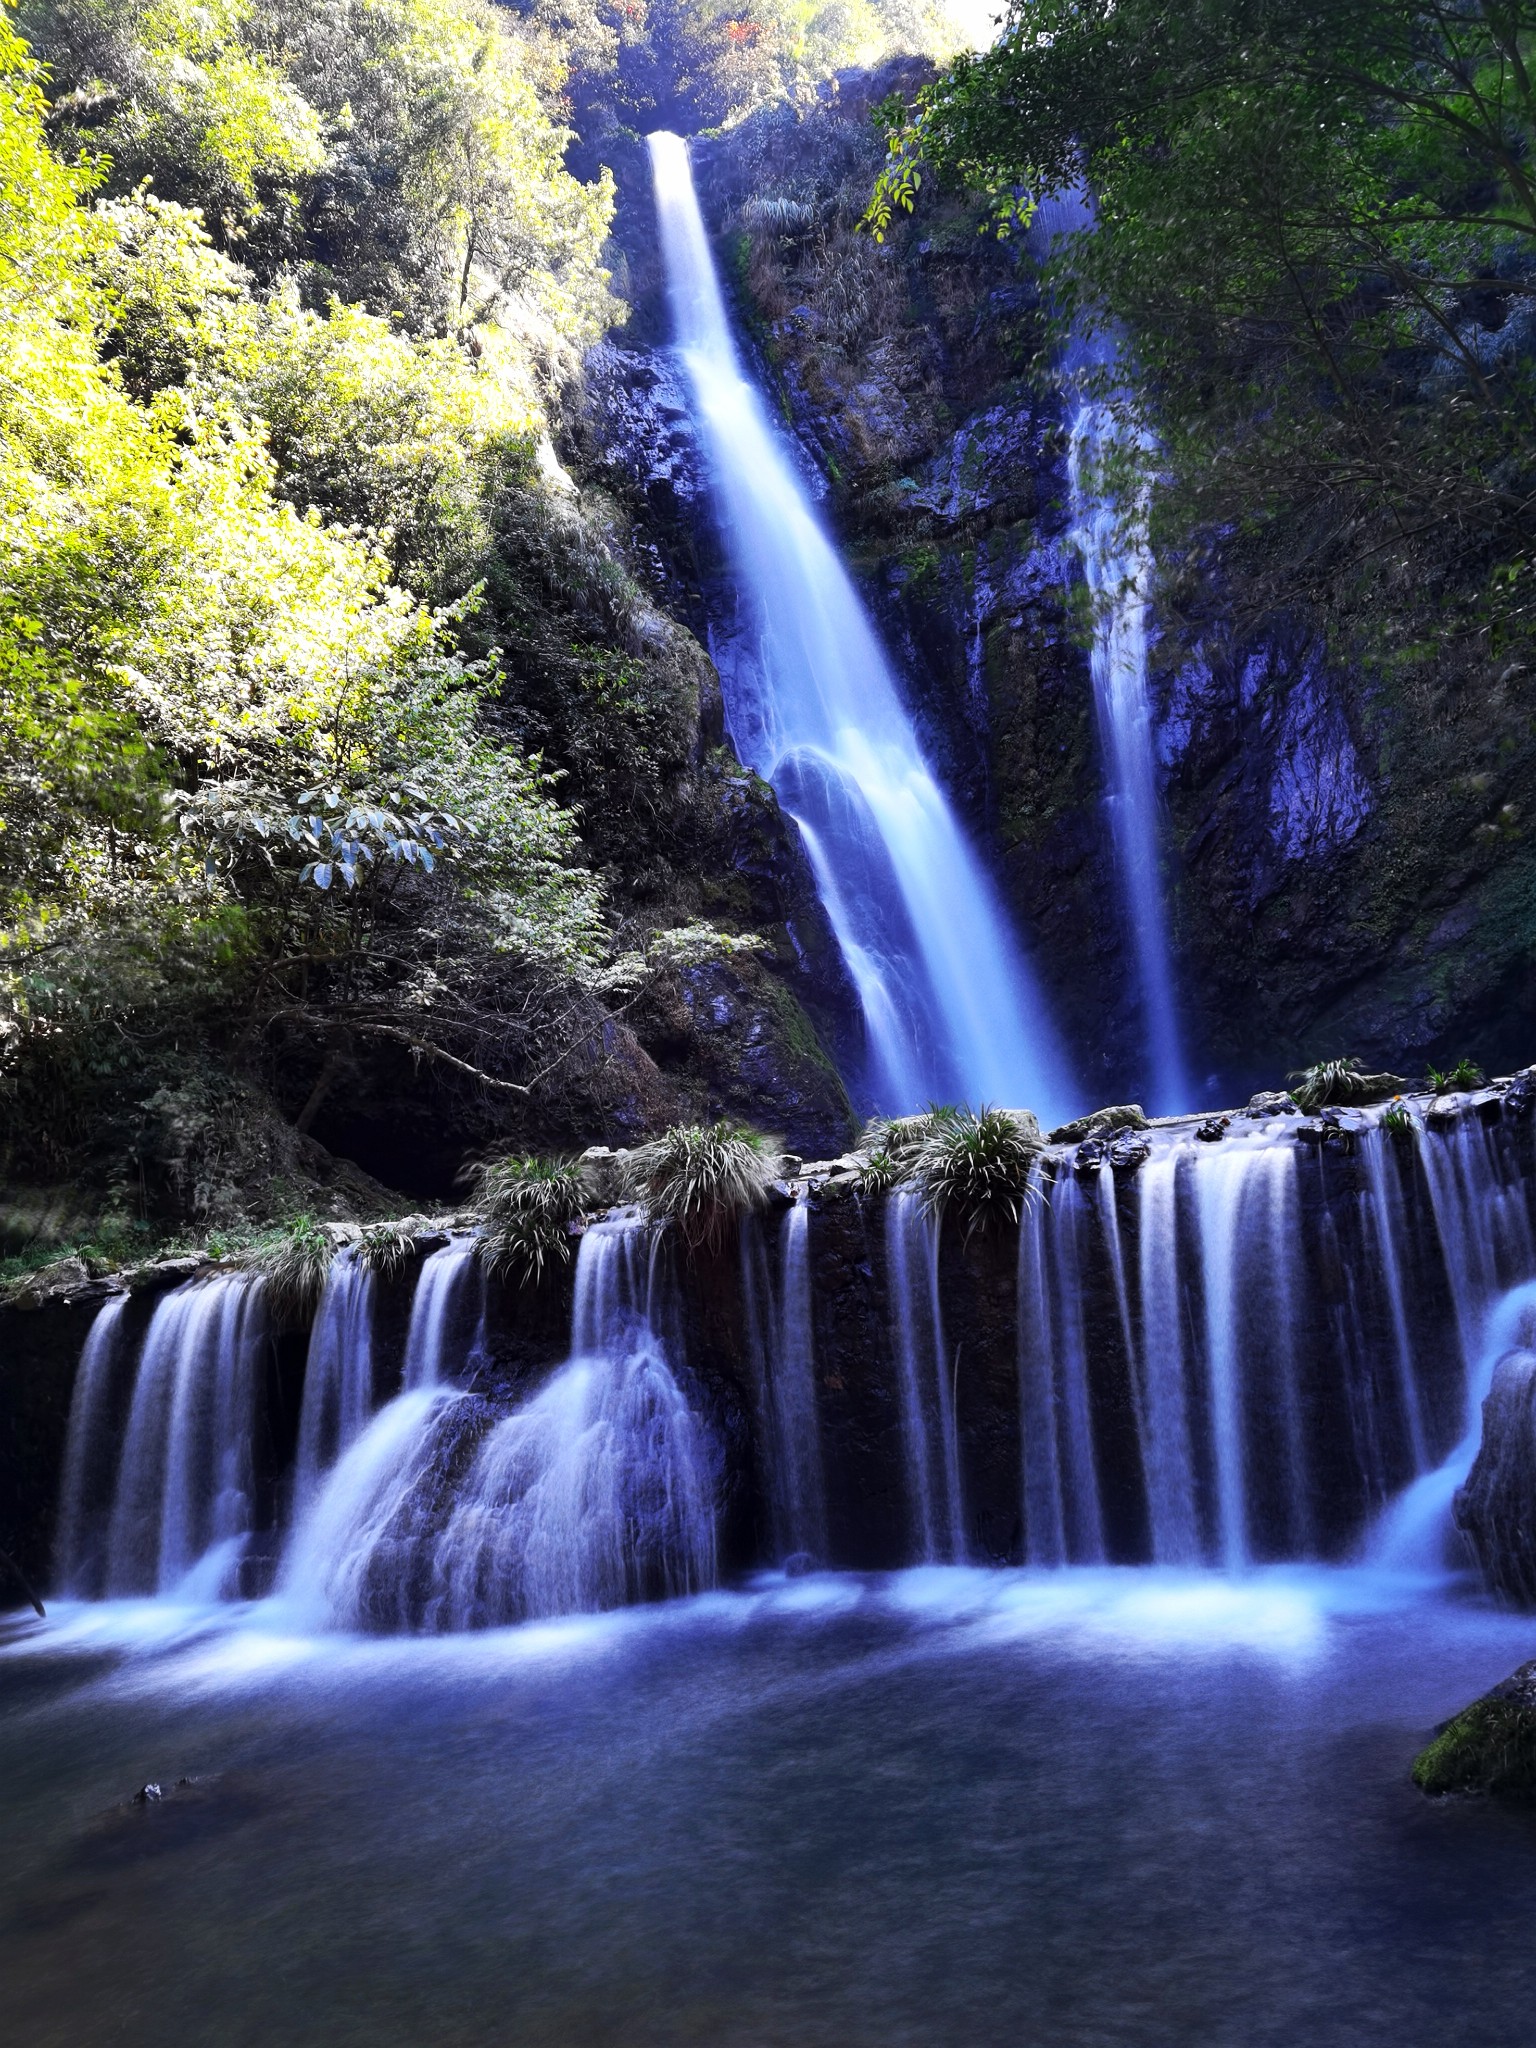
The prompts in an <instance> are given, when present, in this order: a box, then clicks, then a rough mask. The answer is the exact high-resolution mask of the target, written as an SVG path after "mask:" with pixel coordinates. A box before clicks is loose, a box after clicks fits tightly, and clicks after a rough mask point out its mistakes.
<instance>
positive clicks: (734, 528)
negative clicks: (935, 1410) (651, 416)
mask: <svg viewBox="0 0 1536 2048" xmlns="http://www.w3.org/2000/svg"><path fill="white" fill-rule="evenodd" d="M650 150H651V164H652V170H653V174H654V180H655V191H656V208H657V215H658V219H659V222H660V229H661V244H662V252H663V255H664V258H665V262H666V268H667V284H668V292H669V296H670V300H671V305H672V313H673V320H674V325H675V329H676V338H677V345H678V349H679V353H680V355H681V358H682V362H683V366H684V369H685V371H686V374H687V379H688V384H689V388H690V390H691V392H692V395H693V401H694V406H695V411H696V414H697V421H698V426H699V430H700V434H701V437H702V440H703V443H704V448H705V452H706V455H707V457H708V462H709V468H710V473H711V477H712V480H713V484H714V488H715V492H716V498H717V507H718V513H719V519H720V525H721V529H722V532H723V535H724V539H725V544H726V549H727V552H728V555H729V559H730V566H731V573H732V575H733V577H734V579H735V581H736V584H737V586H738V588H739V591H740V594H741V601H742V613H743V623H744V627H745V631H744V634H743V637H742V640H741V643H740V644H739V645H738V646H736V647H735V648H734V649H733V650H732V653H731V657H730V658H729V659H727V658H725V656H724V655H723V654H722V658H721V662H720V666H721V681H722V684H723V686H724V689H725V693H726V709H727V715H728V718H729V721H730V727H731V734H732V738H733V740H734V743H735V746H736V750H737V752H738V754H739V755H740V757H741V759H742V760H743V761H744V762H746V764H747V765H748V766H749V767H751V768H753V769H755V770H756V771H757V772H758V773H759V774H760V775H762V776H764V777H765V778H766V779H767V780H768V781H769V782H771V783H772V785H773V787H774V789H775V791H776V792H777V794H778V796H779V799H780V802H781V803H782V804H783V806H784V808H785V810H786V811H787V812H789V814H790V815H791V816H792V817H793V818H794V819H795V821H796V823H797V824H798V825H799V828H800V831H801V834H802V836H803V838H804V842H805V847H806V851H807V853H808V855H809V857H810V861H811V866H812V869H813V871H814V873H815V876H816V881H817V886H818V888H819V891H820V894H821V898H822V902H823V903H824V905H825V907H826V910H827V914H828V916H829V918H830V920H831V922H832V926H833V929H834V931H835V932H836V934H837V938H838V942H839V944H840V946H841V948H842V952H843V956H844V959H845V960H846V962H847V965H848V969H849V972H850V974H851V976H852V978H853V981H854V983H855V985H856V987H857V989H858V993H859V997H860V1001H861V1004H862V1008H863V1014H864V1023H865V1030H866V1037H867V1044H868V1049H869V1055H870V1057H869V1072H868V1075H867V1076H866V1077H865V1078H866V1093H867V1094H868V1096H869V1098H870V1099H871V1101H872V1103H873V1105H874V1106H876V1107H880V1108H885V1109H891V1110H911V1109H915V1108H918V1107H920V1106H921V1105H922V1104H923V1103H924V1102H928V1101H933V1100H939V1101H971V1102H981V1101H992V1102H1006V1103H1012V1104H1019V1105H1022V1104H1025V1103H1028V1104H1029V1105H1030V1106H1031V1107H1033V1108H1035V1109H1036V1110H1037V1111H1039V1113H1040V1114H1041V1115H1043V1116H1045V1117H1046V1118H1047V1119H1049V1120H1054V1119H1055V1118H1056V1117H1057V1116H1058V1115H1064V1114H1066V1113H1067V1112H1068V1100H1069V1097H1070V1095H1071V1092H1072V1091H1071V1084H1070V1080H1069V1076H1068V1068H1067V1062H1066V1060H1065V1058H1064V1056H1063V1053H1062V1051H1061V1048H1060V1047H1059V1045H1058V1043H1057V1040H1056V1037H1055V1034H1054V1032H1053V1030H1052V1028H1051V1025H1050V1022H1049V1019H1048V1018H1047V1015H1046V1011H1045V1006H1044V1003H1043V1000H1042V998H1041V994H1040V991H1039V989H1038V987H1037V986H1036V983H1035V980H1034V977H1033V975H1032V973H1031V971H1030V969H1029V967H1028V965H1027V963H1026V961H1025V959H1024V957H1023V955H1022V952H1021V950H1020V948H1019V945H1018V943H1017V941H1016V939H1015V938H1014V935H1013V934H1012V932H1011V931H1010V930H1009V927H1008V923H1007V920H1006V918H1005V916H1004V913H1003V910H1002V906H1001V904H1000V902H999V901H998V899H997V896H996V892H995V891H994V889H993V888H992V885H991V883H990V882H989V880H988V878H987V876H986V875H985V873H984V872H983V870H982V867H981V864H980V862H979V861H978V859H977V857H976V854H975V852H974V850H973V849H972V848H971V846H970V845H969V844H968V843H967V841H966V837H965V834H964V832H963V831H962V829H961V827H960V825H959V823H958V822H957V820H956V818H955V816H954V813H953V811H952V809H951V807H950V805H949V803H948V801H947V800H946V798H945V796H944V794H943V792H942V790H941V789H940V788H939V785H938V783H937V782H936V780H935V779H934V776H933V774H932V772H931V770H930V769H929V766H928V764H927V762H926V761H925V759H924V757H923V753H922V750H921V748H920V746H919V744H918V740H917V736H916V733H915V731H914V729H913V724H912V719H911V717H910V715H909V713H908V711H907V709H906V707H905V706H904V704H903V703H902V699H901V693H900V691H899V689H898V687H897V683H896V679H895V677H894V675H893V674H892V671H891V665H890V662H889V660H888V658H887V656H886V654H885V651H884V649H883V648H882V647H881V645H880V642H879V640H878V638H877V636H876V634H875V632H874V629H873V627H872V626H871V624H870V621H869V619H868V616H867V615H866V613H865V610H864V607H863V605H862V604H861V603H860V601H859V598H858V595H857V593H856V592H855V590H854V588H853V584H852V582H851V581H850V579H849V577H848V574H847V571H846V570H845V569H844V567H843V565H842V563H841V561H840V560H839V559H838V555H837V552H836V550H835V549H834V547H833V546H832V544H831V542H830V540H829V539H828V538H827V535H826V533H825V532H824V531H823V529H822V527H821V525H820V523H819V522H818V520H817V518H816V516H815V513H814V512H813V511H812V508H811V505H810V502H809V500H808V497H807V494H806V491H805V489H804V488H803V486H802V484H801V482H800V480H799V478H798V477H797V475H796V473H795V468H794V465H793V462H792V459H791V457H790V454H789V451H788V449H787V448H786V446H785V445H784V443H783V441H782V440H781V438H780V437H779V436H778V435H777V434H775V433H774V432H773V431H772V430H771V428H770V426H769V423H768V419H767V416H766V414H765V412H764V410H763V406H762V402H761V400H760V398H759V396H758V394H757V392H756V391H755V390H754V388H753V386H752V385H751V383H750V382H749V381H748V380H747V378H746V377H745V376H744V374H743V372H742V368H741V364H740V360H739V357H738V354H737V350H736V346H735V343H734V341H733V339H732V336H731V330H730V324H729V322H728V320H727V318H726V312H725V304H724V300H723V298H722V296H721V291H720V284H719V279H718V278H717V276H716V274H715V267H714V263H713V260H712V258H711V255H710V250H709V242H708V238H707V236H706V233H705V229H704V223H703V220H702V218H701V216H700V213H699V206H698V199H697V196H696V194H695V192H694V186H693V174H692V170H691V167H690V164H689V158H688V146H687V144H686V143H685V142H684V141H683V140H682V139H681V138H680V137H678V136H676V135H666V134H657V135H653V136H652V137H651V138H650Z"/></svg>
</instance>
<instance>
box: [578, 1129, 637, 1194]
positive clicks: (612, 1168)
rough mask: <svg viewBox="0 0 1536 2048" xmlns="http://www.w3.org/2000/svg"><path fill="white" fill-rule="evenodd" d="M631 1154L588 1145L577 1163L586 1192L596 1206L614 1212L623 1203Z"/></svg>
mask: <svg viewBox="0 0 1536 2048" xmlns="http://www.w3.org/2000/svg"><path fill="white" fill-rule="evenodd" d="M628 1162H629V1154H628V1152H624V1151H614V1149H613V1148H612V1147H611V1146H608V1145H589V1146H588V1147H587V1149H586V1151H585V1152H583V1153H582V1155H581V1157H580V1158H579V1159H578V1160H577V1161H576V1165H577V1168H578V1170H579V1172H580V1174H581V1184H582V1188H583V1190H584V1191H585V1192H586V1194H587V1195H588V1196H590V1198H591V1200H592V1203H593V1206H594V1207H595V1208H601V1209H612V1208H614V1207H615V1206H616V1205H617V1204H618V1203H620V1202H622V1201H623V1199H624V1192H625V1168H626V1167H627V1165H628Z"/></svg>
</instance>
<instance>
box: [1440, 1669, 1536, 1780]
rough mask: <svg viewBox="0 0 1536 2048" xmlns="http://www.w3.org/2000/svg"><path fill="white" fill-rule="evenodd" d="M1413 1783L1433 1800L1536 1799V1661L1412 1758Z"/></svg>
mask: <svg viewBox="0 0 1536 2048" xmlns="http://www.w3.org/2000/svg"><path fill="white" fill-rule="evenodd" d="M1413 1782H1414V1783H1415V1784H1416V1785H1417V1786H1418V1788H1419V1790H1420V1791H1421V1792H1427V1793H1429V1794H1430V1795H1431V1797H1436V1798H1438V1797H1443V1796H1444V1795H1445V1794H1447V1793H1457V1792H1460V1793H1479V1792H1481V1793H1487V1794H1489V1795H1491V1796H1492V1797H1494V1798H1496V1799H1510V1800H1519V1801H1522V1802H1524V1801H1529V1800H1531V1799H1536V1663H1532V1664H1522V1665H1521V1667H1520V1669H1519V1670H1518V1671H1516V1672H1515V1673H1514V1674H1513V1675H1512V1676H1511V1677H1509V1678H1506V1679H1504V1680H1503V1681H1502V1682H1501V1683H1500V1684H1498V1685H1496V1686H1495V1687H1494V1688H1493V1690H1492V1691H1491V1692H1487V1693H1484V1695H1483V1697H1482V1698H1481V1699H1480V1700H1474V1701H1473V1703H1472V1705H1471V1706H1470V1707H1468V1708H1467V1709H1466V1710H1465V1711H1464V1712H1463V1713H1460V1714H1458V1715H1457V1716H1456V1718H1455V1719H1454V1720H1453V1721H1447V1722H1446V1723H1445V1725H1444V1726H1443V1727H1441V1728H1438V1729H1437V1730H1436V1731H1435V1738H1434V1740H1433V1742H1431V1743H1430V1744H1429V1745H1428V1746H1427V1748H1425V1749H1423V1750H1422V1751H1421V1752H1420V1753H1419V1755H1418V1756H1417V1757H1416V1758H1415V1759H1414V1765H1413Z"/></svg>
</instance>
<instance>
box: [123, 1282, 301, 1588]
mask: <svg viewBox="0 0 1536 2048" xmlns="http://www.w3.org/2000/svg"><path fill="white" fill-rule="evenodd" d="M266 1334H267V1332H266V1315H265V1309H264V1305H263V1301H262V1283H261V1281H260V1280H259V1279H258V1278H255V1277H253V1276H252V1275H251V1274H249V1273H222V1274H217V1275H215V1276H213V1277H212V1278H209V1279H205V1280H192V1281H189V1282H188V1283H187V1284H186V1285H185V1286H184V1287H179V1288H177V1289H176V1290H175V1292H174V1293H172V1294H168V1295H167V1296H166V1297H165V1299H164V1300H163V1301H161V1302H160V1303H159V1305H158V1306H157V1307H156V1309H155V1312H154V1316H153V1318H152V1319H151V1321H150V1325H149V1329H148V1331H147V1333H146V1335H145V1338H144V1345H143V1350H142V1352H141V1353H140V1357H139V1362H138V1369H137V1372H136V1374H135V1378H134V1383H133V1395H132V1399H131V1401H130V1404H129V1409H128V1419H127V1425H126V1428H125V1430H124V1433H123V1441H122V1454H121V1458H120V1460H119V1463H118V1468H117V1477H116V1484H115V1487H114V1490H113V1496H112V1508H111V1515H110V1519H109V1521H108V1525H107V1537H106V1550H105V1558H104V1574H103V1576H104V1581H105V1590H106V1591H107V1592H108V1593H109V1594H117V1595H121V1594H132V1593H169V1592H172V1591H178V1590H183V1589H184V1590H186V1591H188V1592H189V1593H191V1594H203V1595H208V1594H217V1593H218V1592H220V1591H222V1590H224V1589H225V1588H226V1587H227V1586H228V1585H230V1584H231V1583H232V1582H233V1579H234V1575H235V1573H236V1571H237V1568H238V1565H239V1560H240V1556H241V1553H242V1551H243V1550H244V1548H245V1545H246V1543H247V1541H248V1539H249V1538H250V1536H251V1535H252V1533H253V1532H254V1530H255V1526H256V1474H255V1464H254V1438H255V1427H256V1407H257V1387H258V1379H259V1368H260V1361H261V1355H262V1349H263V1346H264V1344H265V1341H266ZM82 1391H84V1390H83V1389H82Z"/></svg>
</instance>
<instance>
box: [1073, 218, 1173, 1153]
mask: <svg viewBox="0 0 1536 2048" xmlns="http://www.w3.org/2000/svg"><path fill="white" fill-rule="evenodd" d="M1036 220H1037V223H1038V229H1039V234H1040V236H1041V238H1043V239H1049V238H1050V237H1051V236H1053V235H1060V234H1073V233H1083V232H1087V231H1088V230H1090V229H1091V227H1092V224H1093V213H1092V207H1091V203H1090V201H1089V199H1088V196H1087V194H1086V193H1085V192H1083V191H1082V190H1081V189H1078V190H1075V191H1070V192H1066V193H1062V194H1058V195H1056V196H1055V197H1053V198H1051V199H1049V200H1046V201H1043V202H1042V203H1041V205H1040V207H1039V208H1038V209H1037V213H1036ZM1116 353H1117V350H1116V343H1115V340H1114V337H1113V336H1112V335H1111V334H1108V333H1105V332H1103V331H1102V330H1100V331H1096V332H1093V333H1091V334H1090V333H1078V334H1075V335H1074V336H1073V337H1072V340H1071V342H1070V344H1069V346H1068V348H1067V351H1066V356H1065V360H1064V362H1063V364H1062V380H1063V384H1064V386H1065V388H1066V393H1067V397H1068V403H1069V405H1070V407H1071V411H1072V423H1071V440H1070V446H1069V455H1068V466H1067V469H1068V482H1069V486H1070V489H1071V502H1072V540H1073V544H1074V546H1075V547H1076V549H1077V552H1078V555H1079V557H1080V559H1081V561H1082V565H1083V576H1084V580H1085V582H1086V584H1087V587H1088V595H1089V599H1090V601H1091V603H1092V607H1093V643H1092V649H1091V653H1090V667H1091V670H1092V675H1093V695H1094V707H1095V710H1096V712H1097V717H1098V728H1099V743H1100V751H1101V753H1102V756H1103V761H1104V774H1105V784H1106V789H1107V796H1108V807H1109V817H1110V828H1111V834H1112V837H1113V841H1114V849H1115V864H1116V868H1117V870H1118V872H1119V877H1120V889H1121V895H1122V899H1123V904H1124V911H1125V921H1126V928H1127V930H1128V932H1129V935H1130V940H1131V945H1132V948H1133V951H1134V955H1135V960H1136V972H1137V980H1138V982H1139V985H1140V991H1141V1003H1142V1021H1143V1030H1144V1034H1145V1045H1146V1057H1147V1065H1148V1073H1147V1076H1146V1082H1145V1086H1146V1092H1147V1099H1149V1100H1150V1101H1152V1102H1153V1103H1154V1104H1155V1105H1156V1106H1157V1108H1159V1109H1161V1110H1165V1111H1169V1112H1173V1111H1177V1110H1180V1109H1182V1108H1184V1107H1186V1106H1187V1105H1188V1103H1189V1102H1190V1101H1191V1100H1192V1099H1193V1098H1192V1096H1191V1092H1190V1087H1189V1077H1188V1073H1187V1070H1186V1067H1185V1062H1184V1052H1183V1046H1182V1042H1181V1036H1180V1030H1179V1022H1178V1008H1177V1001H1176V995H1175V989H1174V980H1173V967H1172V961H1171V957H1170V948H1169V938H1168V912H1167V904H1166V898H1165V892H1164V888H1163V880H1162V866H1161V858H1160V847H1159V840H1160V837H1161V832H1160V823H1159V805H1158V796H1157V779H1156V774H1155V771H1154V763H1153V748H1152V705H1151V698H1150V694H1149V691H1148V684H1147V647H1148V639H1147V627H1148V618H1149V612H1150V604H1151V595H1152V576H1153V561H1152V551H1151V547H1150V545H1149V543H1148V539H1147V513H1148V494H1149V479H1148V477H1147V475H1146V467H1147V462H1148V458H1149V456H1150V453H1151V451H1150V449H1149V448H1148V447H1146V446H1145V445H1143V444H1142V443H1140V442H1139V441H1136V440H1134V439H1132V438H1129V437H1128V436H1127V434H1126V431H1125V429H1124V428H1123V427H1122V426H1121V425H1120V423H1119V422H1118V420H1117V419H1116V416H1115V413H1114V410H1113V408H1112V406H1111V405H1110V403H1109V402H1108V401H1107V396H1106V393H1105V391H1104V389H1103V386H1104V384H1105V382H1106V379H1107V378H1109V377H1111V376H1112V375H1113V373H1114V370H1115V366H1116ZM1110 468H1118V469H1120V470H1122V471H1124V472H1126V473H1127V475H1128V477H1129V488H1128V490H1127V491H1125V492H1124V493H1123V494H1121V495H1117V493H1116V490H1115V489H1114V488H1113V487H1112V484H1111V482H1110V480H1109V478H1108V477H1107V476H1106V470H1108V469H1110Z"/></svg>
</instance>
